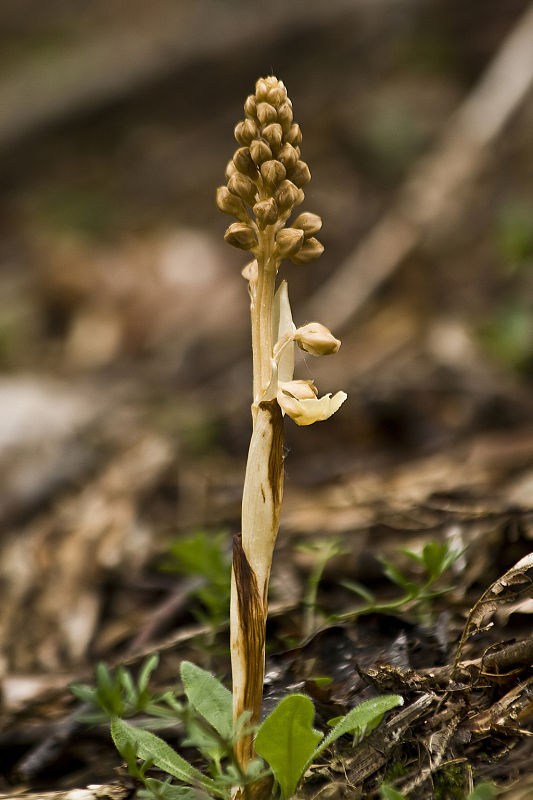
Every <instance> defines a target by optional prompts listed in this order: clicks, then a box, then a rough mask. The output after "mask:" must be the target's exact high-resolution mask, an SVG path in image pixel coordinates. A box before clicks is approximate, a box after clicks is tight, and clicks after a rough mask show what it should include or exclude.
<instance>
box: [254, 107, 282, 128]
mask: <svg viewBox="0 0 533 800" xmlns="http://www.w3.org/2000/svg"><path fill="white" fill-rule="evenodd" d="M277 118H278V115H277V112H276V109H275V108H274V106H271V105H270V103H258V104H257V119H258V121H259V124H260V125H269V124H270V123H271V122H275V121H276V120H277Z"/></svg>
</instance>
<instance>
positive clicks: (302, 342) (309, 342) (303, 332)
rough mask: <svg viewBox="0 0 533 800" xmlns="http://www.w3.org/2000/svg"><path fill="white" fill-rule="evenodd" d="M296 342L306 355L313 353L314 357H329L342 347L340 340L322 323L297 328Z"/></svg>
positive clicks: (312, 323) (310, 323)
mask: <svg viewBox="0 0 533 800" xmlns="http://www.w3.org/2000/svg"><path fill="white" fill-rule="evenodd" d="M294 341H295V342H296V344H297V345H298V347H300V348H301V349H302V350H305V352H306V353H311V355H312V356H329V355H331V354H333V353H336V352H337V351H338V349H339V347H340V346H341V343H340V340H339V339H336V338H335V337H334V336H333V334H332V333H331V331H329V330H328V329H327V328H326V326H325V325H322V324H321V323H320V322H309V323H308V324H307V325H302V327H301V328H297V330H296V332H295V334H294Z"/></svg>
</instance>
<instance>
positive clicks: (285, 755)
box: [255, 694, 321, 799]
mask: <svg viewBox="0 0 533 800" xmlns="http://www.w3.org/2000/svg"><path fill="white" fill-rule="evenodd" d="M314 715H315V709H314V706H313V703H312V702H311V700H310V699H309V698H308V697H306V696H305V695H303V694H291V695H289V697H285V698H284V699H283V700H282V701H281V703H279V704H278V705H277V706H276V708H275V709H274V711H272V713H271V714H269V716H268V717H267V718H266V719H265V721H264V722H263V724H262V725H261V727H260V728H259V730H258V732H257V736H256V738H255V749H256V751H257V752H258V753H259V755H260V756H262V757H263V758H264V759H265V761H267V762H268V763H269V764H270V766H271V768H272V772H273V773H274V776H275V778H276V780H277V782H278V783H279V785H280V788H281V792H282V796H283V798H284V799H285V798H289V797H291V796H292V795H293V794H294V792H295V791H296V787H297V786H298V781H299V780H300V778H301V776H302V773H303V771H304V769H305V767H306V765H307V764H308V763H309V757H310V755H311V753H312V752H313V750H314V749H315V747H316V745H317V743H318V742H319V741H320V738H321V735H320V733H318V731H315V730H313V727H312V725H313V717H314Z"/></svg>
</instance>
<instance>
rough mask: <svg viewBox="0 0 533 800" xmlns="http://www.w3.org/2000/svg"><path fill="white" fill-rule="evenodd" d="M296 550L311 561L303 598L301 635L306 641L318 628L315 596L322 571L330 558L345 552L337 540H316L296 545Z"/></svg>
mask: <svg viewBox="0 0 533 800" xmlns="http://www.w3.org/2000/svg"><path fill="white" fill-rule="evenodd" d="M298 550H300V551H301V552H302V553H306V554H308V555H309V556H310V557H311V559H312V567H311V572H310V573H309V577H308V579H307V587H306V591H305V594H304V598H303V605H304V613H303V622H302V635H303V638H304V639H307V638H308V637H309V636H311V635H312V634H313V633H314V632H315V630H316V629H317V628H318V621H317V607H318V606H317V595H318V587H319V585H320V581H321V579H322V575H323V573H324V569H325V568H326V565H327V564H328V562H329V561H331V559H332V558H335V557H336V556H340V555H343V554H345V553H346V552H347V551H346V550H345V549H344V548H343V546H342V543H341V542H340V541H339V540H338V539H317V540H315V541H314V542H310V543H309V544H307V543H306V544H300V545H298Z"/></svg>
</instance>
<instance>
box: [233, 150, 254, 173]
mask: <svg viewBox="0 0 533 800" xmlns="http://www.w3.org/2000/svg"><path fill="white" fill-rule="evenodd" d="M233 163H234V164H235V166H236V167H237V169H238V170H239V172H242V173H243V175H248V177H249V178H256V177H257V167H256V166H255V164H254V162H253V161H252V156H251V155H250V149H249V148H248V147H239V149H238V150H236V151H235V153H234V154H233Z"/></svg>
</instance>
